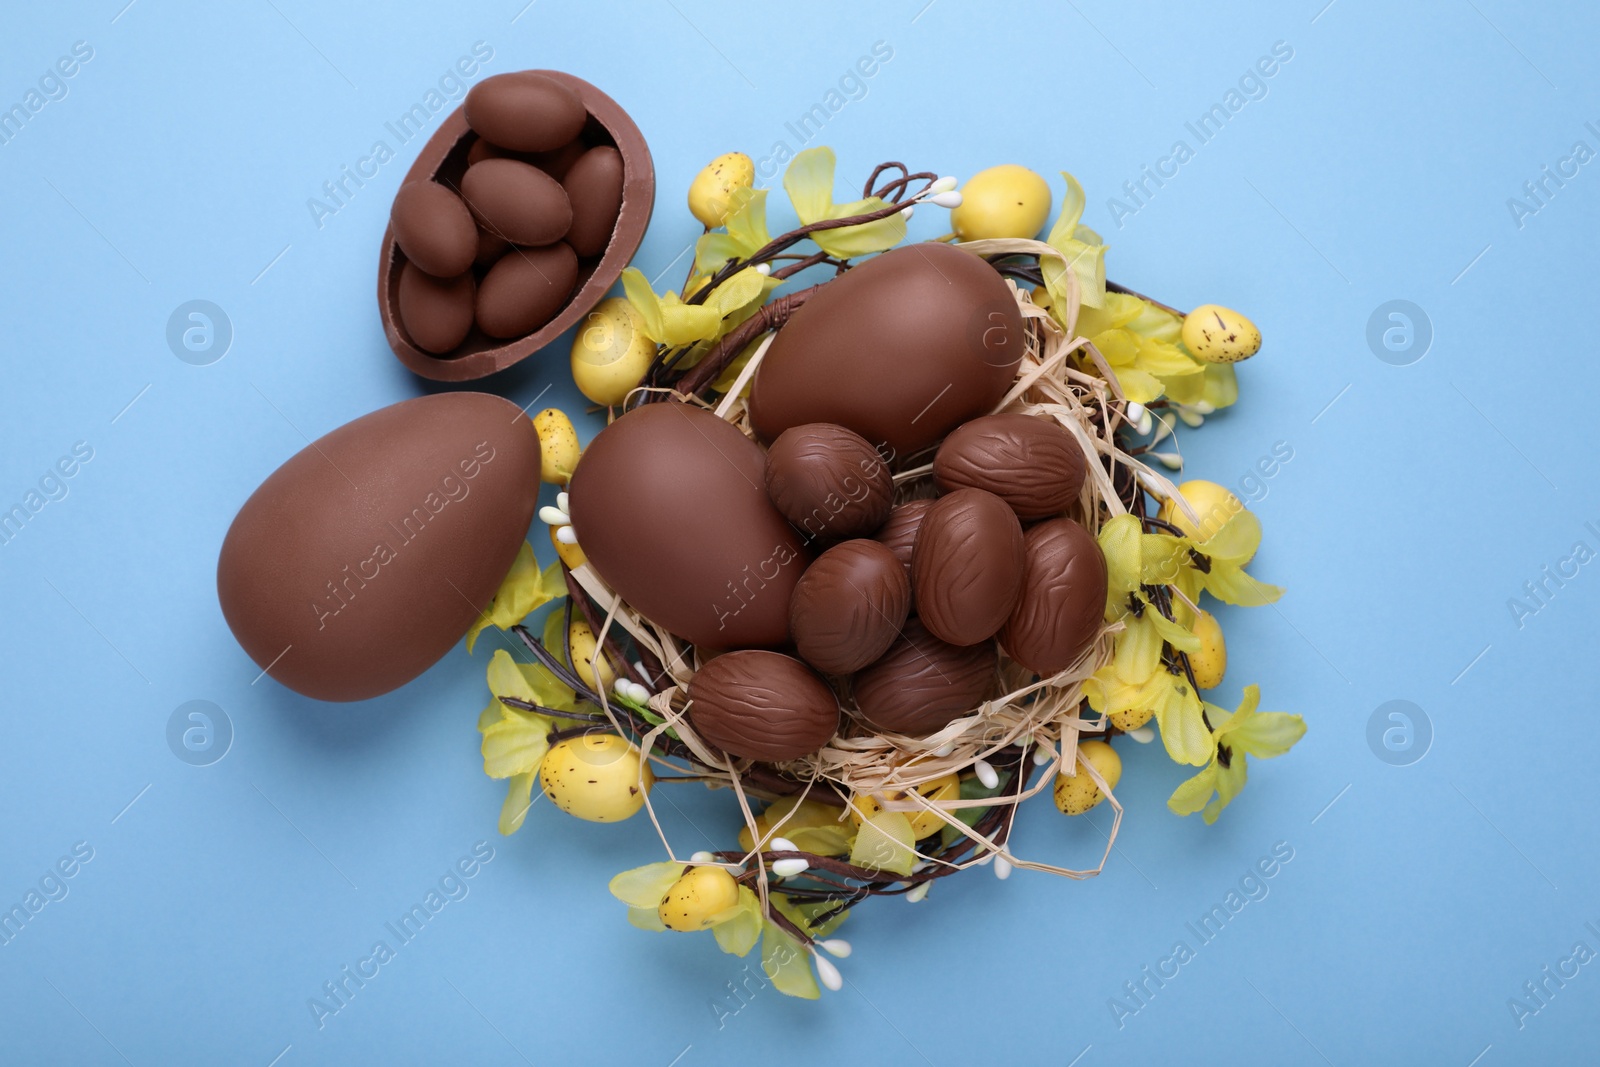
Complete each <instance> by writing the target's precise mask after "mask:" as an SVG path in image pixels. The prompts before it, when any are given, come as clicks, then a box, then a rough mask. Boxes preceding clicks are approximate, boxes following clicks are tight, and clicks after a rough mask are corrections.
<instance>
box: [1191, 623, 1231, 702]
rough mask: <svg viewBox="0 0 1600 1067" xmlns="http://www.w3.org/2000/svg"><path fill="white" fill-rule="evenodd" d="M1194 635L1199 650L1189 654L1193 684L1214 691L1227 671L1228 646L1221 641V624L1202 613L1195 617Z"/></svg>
mask: <svg viewBox="0 0 1600 1067" xmlns="http://www.w3.org/2000/svg"><path fill="white" fill-rule="evenodd" d="M1194 635H1195V636H1196V637H1198V638H1199V639H1200V650H1199V651H1198V652H1191V653H1189V666H1190V667H1191V668H1193V670H1194V681H1195V684H1196V685H1198V686H1199V687H1200V688H1201V689H1215V688H1216V687H1217V686H1219V685H1221V684H1222V676H1223V675H1224V674H1225V673H1227V670H1228V645H1227V642H1225V641H1224V640H1223V639H1222V624H1221V623H1219V622H1217V617H1216V616H1215V615H1213V614H1211V613H1210V612H1209V611H1202V612H1201V613H1200V614H1199V615H1197V616H1195V620H1194Z"/></svg>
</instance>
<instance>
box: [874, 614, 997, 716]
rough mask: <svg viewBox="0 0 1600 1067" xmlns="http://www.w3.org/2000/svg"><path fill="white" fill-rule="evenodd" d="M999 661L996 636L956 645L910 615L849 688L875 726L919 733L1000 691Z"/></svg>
mask: <svg viewBox="0 0 1600 1067" xmlns="http://www.w3.org/2000/svg"><path fill="white" fill-rule="evenodd" d="M999 665H1000V657H999V654H998V653H997V652H996V650H995V646H994V642H993V641H984V642H982V643H981V644H976V645H969V646H967V647H965V648H962V647H958V646H956V645H952V644H948V643H946V642H944V641H941V640H939V639H938V638H937V637H935V636H933V635H932V634H931V633H929V632H928V631H927V628H926V627H924V626H923V625H922V623H921V622H920V621H918V620H917V619H911V620H910V621H908V622H907V623H906V626H905V631H904V633H902V634H901V636H900V637H898V638H896V639H895V642H894V644H892V645H890V646H889V651H888V652H886V653H885V654H884V656H883V658H882V659H880V660H878V662H876V663H874V664H873V665H872V666H870V667H868V668H867V669H866V670H864V671H862V672H861V673H859V674H857V675H856V676H855V680H854V681H853V682H852V684H851V692H852V693H853V695H854V696H855V701H856V707H857V708H859V709H860V711H861V714H862V716H863V717H864V718H865V719H866V720H867V723H868V724H869V725H871V726H872V727H873V728H875V729H878V730H887V731H889V732H891V733H897V734H908V735H911V736H921V735H924V734H931V733H933V732H934V731H935V730H938V729H939V728H941V727H943V726H945V725H946V724H948V723H949V722H950V721H951V720H952V719H958V718H960V717H961V716H963V715H966V714H969V713H970V712H973V711H976V710H977V708H978V705H979V704H981V703H983V702H984V701H985V700H989V699H992V698H993V697H995V696H996V695H998V693H999V685H1000V676H999V673H998V668H999Z"/></svg>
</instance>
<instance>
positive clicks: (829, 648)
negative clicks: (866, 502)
mask: <svg viewBox="0 0 1600 1067" xmlns="http://www.w3.org/2000/svg"><path fill="white" fill-rule="evenodd" d="M910 611H911V582H910V580H909V579H907V578H906V571H905V568H904V567H902V566H901V565H900V561H899V560H897V559H895V558H894V553H893V552H891V551H889V550H888V549H887V548H885V547H884V546H883V545H881V544H879V543H878V542H876V541H867V540H864V539H858V540H855V541H845V542H844V543H843V544H838V545H834V546H833V547H832V548H830V549H828V550H827V551H826V552H824V553H823V554H822V555H820V556H818V557H817V561H816V562H815V563H813V564H812V565H811V566H809V567H807V568H806V572H805V573H804V574H802V575H801V576H800V583H799V584H798V585H796V586H795V588H794V599H793V600H792V601H791V602H790V603H789V632H790V633H792V634H793V635H794V644H795V648H796V650H798V651H799V653H800V655H801V656H802V657H804V658H805V661H806V662H807V663H809V664H811V665H812V666H813V667H815V668H817V670H819V671H823V672H825V673H827V674H849V673H851V672H852V671H858V670H860V669H861V668H862V667H865V666H866V665H867V664H869V663H871V662H872V661H873V660H875V659H877V658H878V657H879V656H881V655H883V654H884V653H885V652H886V651H888V649H889V646H890V645H891V644H893V643H894V639H895V638H896V637H897V636H898V635H899V633H900V627H902V626H904V625H905V621H906V615H907V614H908V613H909V612H910Z"/></svg>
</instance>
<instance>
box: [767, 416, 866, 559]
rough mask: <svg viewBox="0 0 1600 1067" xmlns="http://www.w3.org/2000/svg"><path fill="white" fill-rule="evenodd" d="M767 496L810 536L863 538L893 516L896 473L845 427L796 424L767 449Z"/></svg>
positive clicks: (858, 436)
mask: <svg viewBox="0 0 1600 1067" xmlns="http://www.w3.org/2000/svg"><path fill="white" fill-rule="evenodd" d="M767 495H768V496H770V497H771V498H772V502H773V504H775V505H776V506H777V508H778V510H779V511H781V512H783V514H784V516H785V517H786V518H787V519H788V520H789V521H790V522H792V523H794V524H795V526H796V527H798V528H799V530H800V532H801V533H802V534H804V535H805V537H806V539H807V540H808V541H809V540H815V539H818V538H825V539H828V540H843V539H845V538H849V537H864V536H866V535H868V534H870V533H872V532H873V531H874V530H876V529H877V528H878V527H880V526H882V525H883V523H884V520H885V519H887V518H888V517H889V509H890V508H891V507H893V506H894V476H893V475H891V474H890V473H889V468H888V466H887V465H886V464H885V463H884V462H883V457H882V456H880V455H879V454H878V450H877V449H875V448H873V447H872V445H870V444H869V443H867V439H866V438H864V437H862V436H861V435H860V434H858V433H855V432H854V431H852V430H847V429H845V428H844V427H843V426H835V425H833V424H831V423H826V422H816V423H808V424H806V425H804V426H792V427H790V428H789V429H787V430H785V431H783V433H781V434H779V435H778V439H777V440H776V441H774V442H772V447H771V448H769V449H767Z"/></svg>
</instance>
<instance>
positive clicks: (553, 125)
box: [466, 70, 588, 152]
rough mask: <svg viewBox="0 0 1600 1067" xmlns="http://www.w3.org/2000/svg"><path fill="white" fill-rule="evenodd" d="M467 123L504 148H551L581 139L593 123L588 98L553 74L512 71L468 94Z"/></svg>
mask: <svg viewBox="0 0 1600 1067" xmlns="http://www.w3.org/2000/svg"><path fill="white" fill-rule="evenodd" d="M466 113H467V124H468V125H469V126H471V127H472V128H473V129H474V130H475V131H477V134H478V136H480V137H483V138H485V139H487V140H489V141H491V142H493V143H494V144H497V145H499V146H500V147H502V148H509V149H511V150H513V151H516V152H548V151H550V150H551V149H555V148H560V147H561V146H562V145H564V144H566V143H567V142H568V141H571V140H572V139H573V138H575V137H577V136H578V134H579V133H581V132H582V131H583V124H584V123H585V122H586V121H588V112H587V111H586V110H585V109H584V106H583V100H582V99H580V98H579V96H578V94H577V93H575V92H573V91H572V90H571V89H569V88H567V87H566V86H565V85H562V84H561V83H560V82H558V81H556V80H555V79H554V78H547V77H545V76H544V75H543V74H537V73H534V72H533V71H525V70H523V71H513V72H511V73H508V74H496V75H494V76H493V77H491V78H485V79H484V80H483V81H481V82H479V83H478V84H477V85H474V86H473V87H472V90H471V91H470V92H468V93H467V101H466Z"/></svg>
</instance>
